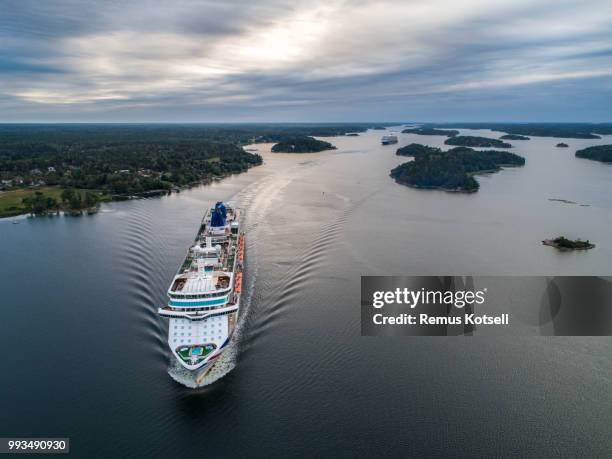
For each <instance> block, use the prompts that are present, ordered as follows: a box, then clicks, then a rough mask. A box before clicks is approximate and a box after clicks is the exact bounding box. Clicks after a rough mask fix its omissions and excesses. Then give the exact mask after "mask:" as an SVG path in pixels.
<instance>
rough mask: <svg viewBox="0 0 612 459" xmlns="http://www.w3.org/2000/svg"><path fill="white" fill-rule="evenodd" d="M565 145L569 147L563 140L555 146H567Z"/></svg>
mask: <svg viewBox="0 0 612 459" xmlns="http://www.w3.org/2000/svg"><path fill="white" fill-rule="evenodd" d="M567 147H569V145H568V144H566V143H563V142H561V143H558V144H557V148H567Z"/></svg>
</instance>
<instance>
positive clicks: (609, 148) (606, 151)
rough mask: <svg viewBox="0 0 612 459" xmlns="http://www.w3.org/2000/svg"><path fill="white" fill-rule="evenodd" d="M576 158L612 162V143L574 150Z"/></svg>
mask: <svg viewBox="0 0 612 459" xmlns="http://www.w3.org/2000/svg"><path fill="white" fill-rule="evenodd" d="M576 157H577V158H585V159H592V160H593V161H601V162H602V163H612V145H597V146H595V147H588V148H584V149H582V150H578V151H577V152H576Z"/></svg>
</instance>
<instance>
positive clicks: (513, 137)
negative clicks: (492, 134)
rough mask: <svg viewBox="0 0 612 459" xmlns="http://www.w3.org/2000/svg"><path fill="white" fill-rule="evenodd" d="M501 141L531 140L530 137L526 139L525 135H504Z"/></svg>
mask: <svg viewBox="0 0 612 459" xmlns="http://www.w3.org/2000/svg"><path fill="white" fill-rule="evenodd" d="M500 139H504V140H529V137H526V136H524V135H518V134H506V135H502V136H501V137H500Z"/></svg>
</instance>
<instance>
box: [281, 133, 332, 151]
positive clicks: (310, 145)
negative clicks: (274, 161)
mask: <svg viewBox="0 0 612 459" xmlns="http://www.w3.org/2000/svg"><path fill="white" fill-rule="evenodd" d="M335 149H336V147H335V146H333V145H332V144H331V143H329V142H325V141H323V140H318V139H315V138H313V137H308V136H302V137H291V138H287V139H284V140H282V141H280V142H278V143H277V144H275V145H274V146H273V147H272V151H273V152H275V153H316V152H319V151H324V150H335Z"/></svg>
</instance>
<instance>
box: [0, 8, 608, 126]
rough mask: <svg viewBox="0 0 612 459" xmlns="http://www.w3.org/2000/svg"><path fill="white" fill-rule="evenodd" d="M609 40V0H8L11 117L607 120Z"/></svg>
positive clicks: (2, 30)
mask: <svg viewBox="0 0 612 459" xmlns="http://www.w3.org/2000/svg"><path fill="white" fill-rule="evenodd" d="M611 39H612V6H611V5H610V4H609V2H606V1H600V0H588V1H587V2H582V3H578V2H575V1H569V0H564V1H562V2H559V1H557V2H553V1H551V0H539V1H529V2H528V1H514V0H500V1H498V2H495V4H493V2H490V3H487V4H483V3H482V2H478V1H475V0H457V1H453V2H451V1H446V2H444V1H443V0H433V1H421V0H413V1H410V2H405V1H390V2H387V3H384V4H383V3H381V2H376V1H365V0H362V1H359V2H349V1H344V2H342V1H338V2H329V1H327V2H323V1H321V2H312V1H308V2H306V1H300V2H295V1H294V2H288V1H287V2H282V1H277V0H274V1H272V0H269V1H262V2H247V1H240V2H223V1H206V2H200V1H188V0H184V1H179V2H152V1H145V0H141V1H134V2H119V1H116V2H95V1H85V2H83V1H79V2H76V1H63V2H53V3H51V2H34V1H30V0H27V1H13V0H7V1H5V2H3V9H2V11H1V12H0V40H2V43H3V45H2V51H1V52H0V108H2V109H3V110H2V113H3V115H2V118H0V120H1V121H5V122H10V121H30V120H31V121H44V120H48V121H71V120H80V119H84V120H89V121H96V120H101V121H122V120H126V121H138V120H143V121H147V120H152V121H183V120H184V121H233V120H236V121H266V120H269V121H274V120H278V119H282V120H292V119H293V120H296V121H308V120H329V121H333V120H338V121H341V120H359V119H373V118H379V119H391V118H393V119H433V120H436V119H437V120H444V119H448V117H451V116H452V117H455V119H458V118H460V117H461V116H462V115H461V114H462V113H463V116H464V117H473V116H475V115H474V114H475V113H478V112H479V113H481V115H480V117H481V119H496V118H497V119H500V120H507V119H508V116H516V117H519V115H520V113H519V109H518V107H519V106H520V104H521V103H522V104H523V106H525V104H528V105H529V106H530V107H531V113H537V114H538V116H542V117H544V118H546V119H551V120H554V119H559V118H567V119H572V118H571V116H573V114H579V116H580V117H582V118H584V119H586V118H589V117H590V118H591V119H593V120H601V121H609V119H603V118H602V119H600V118H601V117H604V118H605V116H608V118H609V115H606V114H605V110H604V109H603V106H604V105H605V103H608V105H610V102H612V97H611V92H610V80H611V79H612V63H610V61H609V56H610V55H611V54H612V50H611V49H610V47H609V43H610V42H611ZM560 98H563V99H565V100H568V101H572V102H573V103H574V104H575V105H576V109H575V110H573V111H572V110H570V107H568V106H565V110H566V112H567V113H564V112H561V111H560V106H559V102H558V100H559V99H560ZM587 102H588V103H590V104H591V106H592V110H591V111H590V112H589V110H588V107H587V106H586V105H585V104H586V103H587ZM535 104H537V106H536V105H535ZM9 107H10V110H8V108H9ZM8 116H10V117H11V118H8ZM568 117H569V118H568ZM58 118H59V119H58Z"/></svg>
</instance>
